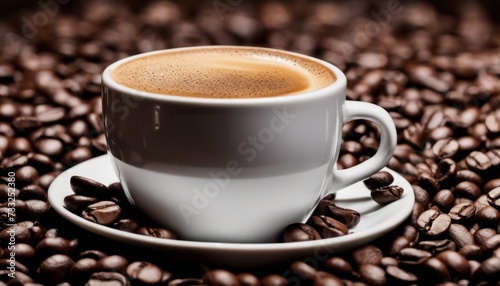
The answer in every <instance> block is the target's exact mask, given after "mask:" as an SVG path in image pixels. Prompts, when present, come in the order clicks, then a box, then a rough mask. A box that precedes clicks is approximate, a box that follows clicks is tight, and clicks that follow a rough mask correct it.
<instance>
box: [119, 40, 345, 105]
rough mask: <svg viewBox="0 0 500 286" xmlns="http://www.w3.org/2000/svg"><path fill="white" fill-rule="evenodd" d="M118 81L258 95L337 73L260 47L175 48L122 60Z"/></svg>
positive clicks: (150, 88)
mask: <svg viewBox="0 0 500 286" xmlns="http://www.w3.org/2000/svg"><path fill="white" fill-rule="evenodd" d="M111 76H112V78H113V79H114V80H115V81H116V82H117V83H119V84H121V85H124V86H127V87H130V88H133V89H137V90H141V91H147V92H151V93H158V94H166V95H178V96H189V97H207V98H256V97H272V96H283V95H291V94H297V93H304V92H309V91H314V90H317V89H321V88H323V87H325V86H328V85H330V84H332V83H333V82H335V80H336V78H335V75H334V74H333V73H332V72H331V71H330V70H329V69H328V68H327V67H325V66H323V65H321V64H320V63H318V62H315V61H313V60H310V59H307V58H302V57H300V56H294V55H291V54H288V53H284V52H279V51H273V50H267V49H259V48H234V47H228V48H222V47H218V48H216V49H214V48H199V49H188V50H186V49H184V50H180V51H176V50H171V51H165V52H160V53H157V54H154V55H148V56H143V57H138V58H135V59H132V60H131V61H128V62H126V63H124V64H122V65H120V66H118V67H117V68H116V69H115V70H114V71H113V72H112V73H111Z"/></svg>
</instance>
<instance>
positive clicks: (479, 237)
mask: <svg viewBox="0 0 500 286" xmlns="http://www.w3.org/2000/svg"><path fill="white" fill-rule="evenodd" d="M496 234H497V231H496V230H495V229H492V228H481V229H478V230H477V231H476V232H474V241H475V242H476V244H478V245H481V244H482V243H483V241H485V240H487V239H488V238H490V237H492V236H495V235H496Z"/></svg>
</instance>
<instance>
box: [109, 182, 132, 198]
mask: <svg viewBox="0 0 500 286" xmlns="http://www.w3.org/2000/svg"><path fill="white" fill-rule="evenodd" d="M108 190H109V192H110V195H111V196H112V197H115V198H117V199H120V200H123V201H127V198H126V196H125V191H124V190H123V187H122V184H120V183H119V182H116V183H113V184H110V185H109V186H108Z"/></svg>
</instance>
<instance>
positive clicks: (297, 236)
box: [283, 223, 321, 242]
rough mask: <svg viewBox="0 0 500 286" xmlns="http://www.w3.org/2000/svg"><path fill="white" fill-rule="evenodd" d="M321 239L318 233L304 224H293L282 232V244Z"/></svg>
mask: <svg viewBox="0 0 500 286" xmlns="http://www.w3.org/2000/svg"><path fill="white" fill-rule="evenodd" d="M316 239H321V236H320V235H319V233H318V232H317V231H316V230H315V229H314V228H313V227H312V226H310V225H308V224H304V223H294V224H291V225H289V226H287V227H286V228H285V230H284V231H283V241H284V242H296V241H309V240H316Z"/></svg>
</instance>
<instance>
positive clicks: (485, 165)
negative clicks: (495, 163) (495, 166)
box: [465, 151, 491, 171]
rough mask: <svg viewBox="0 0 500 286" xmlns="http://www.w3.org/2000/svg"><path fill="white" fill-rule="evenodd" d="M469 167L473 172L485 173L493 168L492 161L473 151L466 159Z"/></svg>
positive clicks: (484, 155)
mask: <svg viewBox="0 0 500 286" xmlns="http://www.w3.org/2000/svg"><path fill="white" fill-rule="evenodd" d="M465 162H466V163H467V166H469V168H471V169H473V170H478V171H484V170H487V169H489V168H490V167H491V160H490V158H488V156H486V154H484V153H482V152H480V151H473V152H471V153H470V154H469V156H467V158H465Z"/></svg>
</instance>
